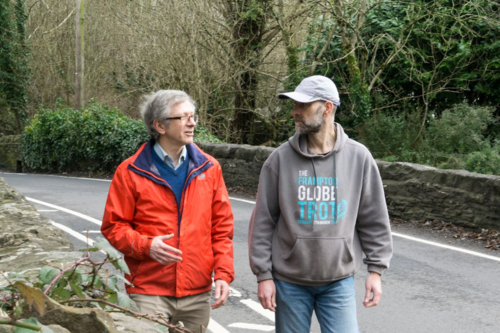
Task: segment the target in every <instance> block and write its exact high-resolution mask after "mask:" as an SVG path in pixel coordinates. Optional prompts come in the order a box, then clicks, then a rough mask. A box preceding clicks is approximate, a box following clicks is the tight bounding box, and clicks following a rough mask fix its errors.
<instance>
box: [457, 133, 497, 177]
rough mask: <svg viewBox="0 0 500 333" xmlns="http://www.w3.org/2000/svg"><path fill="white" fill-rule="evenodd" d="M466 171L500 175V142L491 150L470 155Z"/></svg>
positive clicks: (466, 163)
mask: <svg viewBox="0 0 500 333" xmlns="http://www.w3.org/2000/svg"><path fill="white" fill-rule="evenodd" d="M465 170H468V171H472V172H478V173H484V174H489V175H500V141H496V142H495V145H494V146H493V147H491V148H486V149H483V150H481V151H477V152H473V153H470V154H468V155H467V156H466V159H465Z"/></svg>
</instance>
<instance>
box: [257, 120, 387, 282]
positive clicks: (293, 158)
mask: <svg viewBox="0 0 500 333" xmlns="http://www.w3.org/2000/svg"><path fill="white" fill-rule="evenodd" d="M335 128H336V133H337V141H336V143H335V147H334V148H333V151H331V152H329V153H327V154H315V153H313V152H311V151H310V150H309V149H308V148H307V136H306V135H300V134H295V135H294V136H293V137H291V138H290V139H289V141H288V142H287V143H285V144H283V145H281V146H280V147H279V148H277V149H276V150H275V151H274V152H273V153H272V154H271V155H270V156H269V158H268V159H267V161H266V162H265V163H264V165H263V167H262V171H261V174H260V180H259V189H258V192H257V203H256V205H255V208H254V211H253V214H252V217H251V220H250V230H249V236H248V237H249V240H248V244H249V253H250V267H251V269H252V271H253V273H254V274H255V275H256V276H257V281H259V282H260V281H263V280H267V279H272V278H273V277H274V278H277V279H279V280H282V281H286V282H291V283H295V284H301V285H309V286H318V285H324V284H328V283H330V282H332V281H336V280H340V279H343V278H346V277H349V276H351V275H354V273H355V272H356V271H357V270H358V269H359V268H360V266H361V261H362V260H363V262H364V263H365V264H366V265H368V271H370V272H376V273H379V274H382V273H383V271H384V270H385V269H386V268H388V267H389V261H390V259H391V257H392V236H391V230H390V224H389V215H388V212H387V206H386V203H385V196H384V188H383V185H382V180H381V178H380V174H379V171H378V168H377V164H376V162H375V160H374V159H373V157H372V155H371V154H370V152H369V151H368V149H367V148H366V147H365V146H363V145H362V144H360V143H358V142H356V141H354V140H351V139H349V138H348V136H347V134H345V132H344V130H343V129H342V127H341V126H340V124H338V123H335ZM362 252H364V253H365V258H364V259H363V254H362Z"/></svg>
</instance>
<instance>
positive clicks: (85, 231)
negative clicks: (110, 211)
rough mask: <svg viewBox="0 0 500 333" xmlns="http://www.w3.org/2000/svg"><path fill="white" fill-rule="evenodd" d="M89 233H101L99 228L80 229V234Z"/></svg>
mask: <svg viewBox="0 0 500 333" xmlns="http://www.w3.org/2000/svg"><path fill="white" fill-rule="evenodd" d="M87 232H88V233H89V234H100V233H101V230H83V231H82V234H86V233H87Z"/></svg>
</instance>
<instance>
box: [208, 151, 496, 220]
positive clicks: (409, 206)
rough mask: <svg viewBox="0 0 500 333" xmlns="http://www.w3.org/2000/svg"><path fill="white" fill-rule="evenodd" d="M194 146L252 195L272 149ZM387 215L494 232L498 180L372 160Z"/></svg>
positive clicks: (230, 184) (232, 184) (231, 183)
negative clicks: (381, 182) (220, 166)
mask: <svg viewBox="0 0 500 333" xmlns="http://www.w3.org/2000/svg"><path fill="white" fill-rule="evenodd" d="M199 146H200V147H201V148H202V149H203V150H204V151H206V152H207V153H208V154H210V155H212V156H214V157H215V158H216V159H217V160H218V161H219V162H220V163H221V165H222V169H223V172H224V180H225V182H226V185H227V187H229V188H231V187H245V188H248V189H252V190H255V191H256V190H257V186H258V177H259V173H260V169H261V168H262V164H263V163H264V161H265V160H266V159H267V157H268V156H269V155H270V154H271V152H272V151H273V150H274V149H273V148H267V147H255V146H248V145H229V144H208V143H203V144H199ZM377 164H378V167H379V170H380V174H381V176H382V181H383V183H384V188H385V195H386V200H387V206H388V208H389V213H390V214H391V216H392V217H399V218H403V219H416V220H422V219H431V220H432V219H436V220H441V221H445V222H453V223H456V224H458V225H462V226H468V227H477V228H485V229H496V230H500V176H491V175H482V174H477V173H472V172H468V171H463V170H440V169H436V168H431V167H427V166H424V165H419V164H411V163H389V162H383V161H377Z"/></svg>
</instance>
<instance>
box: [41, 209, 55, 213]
mask: <svg viewBox="0 0 500 333" xmlns="http://www.w3.org/2000/svg"><path fill="white" fill-rule="evenodd" d="M38 211H39V212H42V213H46V212H58V210H57V209H39V210H38Z"/></svg>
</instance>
